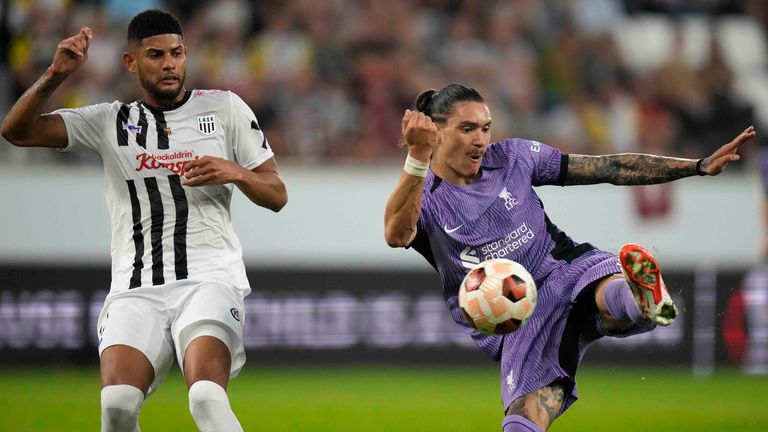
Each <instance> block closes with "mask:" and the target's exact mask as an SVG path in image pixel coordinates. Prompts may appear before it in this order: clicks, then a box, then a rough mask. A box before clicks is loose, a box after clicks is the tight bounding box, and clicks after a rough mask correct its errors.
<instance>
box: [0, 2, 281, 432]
mask: <svg viewBox="0 0 768 432" xmlns="http://www.w3.org/2000/svg"><path fill="white" fill-rule="evenodd" d="M93 37H94V35H93V33H92V31H91V29H89V28H87V27H83V28H82V29H81V30H80V32H79V33H78V34H76V35H74V36H72V37H70V38H67V39H64V40H63V41H61V42H60V43H59V45H58V47H57V49H56V52H55V54H54V57H53V60H52V63H51V65H50V67H49V68H48V69H47V70H46V72H45V73H44V74H43V76H42V77H40V79H38V81H37V82H36V83H35V84H33V85H32V86H31V87H30V88H29V89H28V90H27V91H26V92H25V93H24V94H23V95H22V96H21V97H20V98H19V100H18V101H17V102H16V104H15V105H14V106H13V107H12V108H11V110H10V112H9V113H8V115H7V117H6V118H5V120H4V121H3V125H2V134H3V136H4V137H5V138H6V139H7V140H8V141H10V142H11V143H13V144H14V145H16V146H19V147H50V148H56V149H59V150H62V151H93V152H96V153H98V154H99V155H100V156H101V158H102V161H103V164H104V174H105V179H106V181H105V196H106V201H107V207H108V211H109V214H110V217H111V219H112V283H111V288H110V293H109V295H108V296H107V298H106V300H105V303H104V309H103V310H102V312H101V315H100V317H99V329H98V331H99V337H100V342H99V354H100V359H101V380H102V387H103V388H102V392H101V404H102V405H101V406H102V408H101V430H102V431H131V432H132V431H138V430H139V427H138V413H139V409H140V407H141V405H142V403H143V402H144V400H145V398H146V396H148V395H149V394H151V393H152V392H153V391H154V390H155V389H156V388H157V386H158V385H159V384H160V382H161V381H162V379H163V378H164V377H165V375H166V373H167V372H168V370H169V368H170V366H171V364H172V363H173V357H174V356H175V357H176V358H177V361H178V362H179V364H180V365H181V368H182V370H183V372H184V377H185V380H186V382H187V386H188V387H189V408H190V411H191V413H192V416H193V418H194V420H195V423H196V424H197V426H198V428H199V429H200V430H201V431H237V430H242V428H241V426H240V424H239V422H238V420H237V418H236V417H235V415H234V413H233V412H232V409H231V408H230V405H229V400H228V398H227V394H226V387H227V384H228V382H229V379H230V378H232V377H234V376H235V375H236V374H237V373H238V372H239V371H240V369H241V368H242V366H243V364H244V362H245V353H244V349H243V342H242V322H243V321H242V319H243V298H244V297H245V296H246V295H247V294H248V293H249V292H250V287H249V283H248V280H247V278H246V275H245V268H244V264H243V260H242V250H241V247H240V243H239V241H238V239H237V236H236V235H235V233H234V231H233V229H232V224H231V218H230V206H229V205H230V200H231V197H232V191H233V189H234V186H235V185H236V186H237V187H238V189H240V191H242V192H243V193H244V194H245V195H246V196H247V197H248V198H249V199H250V200H251V201H253V202H254V203H255V204H257V205H259V206H261V207H265V208H268V209H270V210H273V211H279V210H280V209H281V208H282V207H283V206H284V205H285V204H286V202H287V194H286V190H285V185H284V184H283V182H282V180H281V179H280V176H279V174H278V171H277V165H276V162H275V159H274V155H273V153H272V150H271V148H270V146H269V143H268V142H267V140H266V138H265V137H264V135H263V133H262V131H261V128H260V127H259V123H258V120H257V119H256V117H255V116H254V114H253V112H252V111H251V109H250V108H248V106H247V105H246V104H245V103H244V102H243V101H242V100H241V99H240V98H239V97H238V96H237V95H235V94H234V93H231V92H228V91H219V90H187V89H186V88H185V87H184V78H185V68H186V61H187V47H186V46H185V45H184V39H183V35H182V29H181V25H180V24H179V22H178V20H177V19H176V18H175V17H174V16H173V15H171V14H169V13H167V12H164V11H160V10H148V11H144V12H142V13H140V14H138V15H137V16H136V17H134V18H133V20H132V21H131V22H130V24H129V26H128V38H127V39H128V47H127V51H126V52H125V53H123V55H122V60H123V63H124V64H125V66H126V68H127V69H128V70H129V71H130V72H132V73H134V74H135V75H136V77H137V79H138V83H139V89H140V91H141V96H142V99H140V100H138V101H135V102H131V103H121V102H119V101H116V102H113V103H102V104H96V105H90V106H85V107H82V108H77V109H60V110H57V111H54V112H52V113H48V114H43V107H44V105H45V103H46V102H47V101H48V99H49V98H50V96H51V94H52V93H53V92H54V91H55V90H56V89H57V88H58V86H59V85H60V84H61V83H62V82H63V81H64V80H65V79H66V78H67V77H68V76H69V75H70V74H72V73H73V72H75V71H76V70H77V69H78V68H80V66H82V64H83V63H84V62H86V61H87V58H88V47H89V44H90V41H91V39H92V38H93ZM96 37H98V35H97V36H96Z"/></svg>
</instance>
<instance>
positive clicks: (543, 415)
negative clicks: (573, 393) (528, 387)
mask: <svg viewBox="0 0 768 432" xmlns="http://www.w3.org/2000/svg"><path fill="white" fill-rule="evenodd" d="M564 398H565V391H564V390H563V387H562V386H561V385H559V384H553V385H551V386H548V387H543V388H540V389H538V390H536V391H534V392H531V393H528V394H526V395H524V396H521V397H519V398H517V399H515V401H513V402H512V403H511V404H510V405H509V408H507V415H519V416H521V417H524V418H526V419H528V420H530V421H532V422H534V423H536V424H537V425H539V426H540V427H544V429H548V428H549V426H550V425H551V424H552V422H553V421H554V420H555V417H557V414H558V413H559V412H560V409H561V408H562V406H563V399H564Z"/></svg>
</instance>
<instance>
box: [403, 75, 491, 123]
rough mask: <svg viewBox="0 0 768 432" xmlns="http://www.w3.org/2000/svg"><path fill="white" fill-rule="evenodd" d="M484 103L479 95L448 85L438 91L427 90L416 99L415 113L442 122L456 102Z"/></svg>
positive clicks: (465, 87) (470, 89) (462, 86)
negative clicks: (417, 112)
mask: <svg viewBox="0 0 768 432" xmlns="http://www.w3.org/2000/svg"><path fill="white" fill-rule="evenodd" d="M467 101H470V102H485V100H483V97H482V96H480V93H478V92H477V90H475V89H473V88H472V87H469V86H465V85H463V84H456V83H450V84H448V85H447V86H445V87H443V88H441V89H440V90H435V89H429V90H425V91H423V92H421V94H420V95H419V96H418V97H417V98H416V111H419V112H423V113H424V114H426V115H428V116H429V117H430V118H432V121H436V122H444V121H445V120H446V119H447V118H448V117H449V116H450V115H451V113H452V112H453V105H454V104H455V103H457V102H467Z"/></svg>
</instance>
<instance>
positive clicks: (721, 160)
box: [701, 126, 755, 175]
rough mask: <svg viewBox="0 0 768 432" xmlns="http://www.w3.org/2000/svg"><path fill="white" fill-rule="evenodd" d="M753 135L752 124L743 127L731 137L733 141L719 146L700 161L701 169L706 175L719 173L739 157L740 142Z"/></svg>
mask: <svg viewBox="0 0 768 432" xmlns="http://www.w3.org/2000/svg"><path fill="white" fill-rule="evenodd" d="M754 136H755V127H754V126H750V127H748V128H746V129H744V132H742V133H740V134H739V136H737V137H736V138H734V139H733V141H731V142H729V143H728V144H726V145H724V146H722V147H720V148H719V149H717V151H715V152H714V153H712V155H711V156H709V157H708V158H705V159H704V160H703V161H702V162H701V171H703V172H705V173H706V174H707V175H718V174H720V173H721V172H723V171H724V170H725V167H726V166H728V163H730V162H733V161H737V160H739V159H741V156H739V153H738V152H739V148H740V147H741V145H742V144H744V143H745V142H747V141H749V140H750V139H751V138H754Z"/></svg>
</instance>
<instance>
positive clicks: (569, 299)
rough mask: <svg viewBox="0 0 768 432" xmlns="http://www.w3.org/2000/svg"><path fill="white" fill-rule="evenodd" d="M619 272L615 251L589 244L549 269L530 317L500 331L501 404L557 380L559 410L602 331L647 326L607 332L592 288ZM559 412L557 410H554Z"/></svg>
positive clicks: (573, 389) (632, 331)
mask: <svg viewBox="0 0 768 432" xmlns="http://www.w3.org/2000/svg"><path fill="white" fill-rule="evenodd" d="M616 273H621V267H620V266H619V260H618V258H617V257H616V255H614V254H611V253H607V252H603V251H600V250H593V251H591V252H588V253H586V254H584V255H582V256H580V257H579V258H577V259H575V260H574V261H573V262H572V263H570V264H567V265H565V266H563V267H560V268H558V269H556V270H555V271H553V272H552V273H550V274H549V276H547V278H546V280H544V281H543V283H540V284H539V285H540V286H539V287H538V301H537V305H536V310H535V311H534V313H533V315H532V316H531V318H530V319H529V320H528V322H527V323H526V324H525V325H524V326H523V327H521V328H520V329H518V330H517V331H515V332H513V333H509V334H507V335H505V336H504V337H503V341H502V343H501V358H500V363H501V399H502V402H503V404H504V405H503V406H504V410H505V411H506V409H507V407H509V405H510V404H511V403H512V402H513V401H514V400H515V399H517V398H519V397H521V396H523V395H525V394H527V393H530V392H533V391H536V390H538V389H540V388H542V387H546V386H548V385H550V384H552V383H554V382H556V381H557V382H559V383H561V384H563V385H564V387H565V400H564V403H563V408H562V409H561V411H560V413H562V412H564V411H565V410H566V409H567V408H568V407H569V406H570V405H571V404H573V402H575V401H576V399H577V397H578V393H577V390H576V381H575V376H576V368H577V367H578V365H579V362H580V361H581V359H582V357H583V356H584V354H585V352H586V349H587V346H588V345H589V344H590V343H591V342H593V341H595V340H597V339H599V338H600V337H602V336H609V335H610V336H617V337H622V336H628V335H630V334H637V333H639V332H645V331H648V330H650V329H651V328H643V329H639V328H631V329H629V330H627V331H626V332H623V333H621V334H611V333H610V332H608V331H607V330H606V329H605V328H604V327H603V325H602V321H601V319H600V316H599V313H598V310H597V305H596V304H595V300H594V289H595V287H596V285H597V284H595V283H594V282H596V281H599V280H601V279H603V278H605V277H606V276H610V275H612V274H616ZM558 415H559V414H558Z"/></svg>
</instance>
